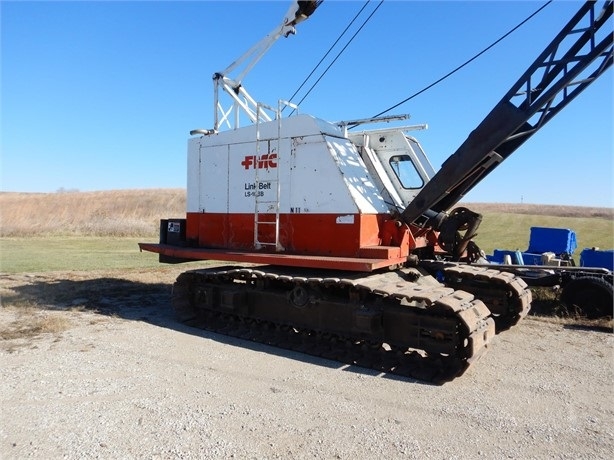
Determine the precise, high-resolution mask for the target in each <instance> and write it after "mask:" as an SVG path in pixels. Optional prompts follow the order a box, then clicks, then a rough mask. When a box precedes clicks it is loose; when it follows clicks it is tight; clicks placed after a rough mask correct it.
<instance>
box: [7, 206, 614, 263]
mask: <svg viewBox="0 0 614 460" xmlns="http://www.w3.org/2000/svg"><path fill="white" fill-rule="evenodd" d="M532 226H541V227H557V228H571V229H573V230H575V232H576V236H577V240H578V249H577V250H576V253H575V260H576V263H579V262H580V252H581V251H582V249H584V248H586V247H594V246H597V247H600V248H601V249H612V248H614V222H613V221H611V220H607V219H600V218H583V217H553V216H539V215H527V214H510V213H488V214H485V215H484V218H483V220H482V225H481V226H480V228H479V230H478V236H477V237H476V243H477V244H478V246H480V247H481V248H482V249H483V250H484V251H485V252H486V253H487V254H492V252H493V250H494V249H510V250H515V249H520V250H526V249H527V247H528V244H529V233H530V228H531V227H532ZM156 239H157V238H155V237H140V238H135V237H121V238H117V237H93V236H47V237H29V238H17V237H6V238H0V271H1V272H3V273H27V272H43V271H56V270H112V269H134V268H137V269H138V268H157V267H160V264H159V262H158V256H157V254H152V253H149V252H140V251H139V247H138V242H139V241H148V242H152V241H155V240H156Z"/></svg>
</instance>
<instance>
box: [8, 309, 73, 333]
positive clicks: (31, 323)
mask: <svg viewBox="0 0 614 460" xmlns="http://www.w3.org/2000/svg"><path fill="white" fill-rule="evenodd" d="M3 308H7V307H3ZM9 308H10V309H11V310H12V312H11V313H12V317H13V319H12V320H11V321H7V322H3V324H2V325H1V326H0V340H15V339H28V338H32V337H36V336H38V335H41V334H45V333H48V334H59V333H61V332H64V331H65V330H67V329H69V328H70V325H71V322H70V320H69V319H68V318H67V317H66V315H63V314H62V313H61V312H53V311H46V310H42V309H41V308H39V307H37V306H35V305H32V306H29V307H24V306H19V305H15V306H11V307H9Z"/></svg>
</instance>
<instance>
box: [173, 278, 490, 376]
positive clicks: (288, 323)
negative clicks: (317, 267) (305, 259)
mask: <svg viewBox="0 0 614 460" xmlns="http://www.w3.org/2000/svg"><path fill="white" fill-rule="evenodd" d="M300 275H304V276H298V274H297V271H296V270H293V271H292V272H289V271H286V270H284V269H282V268H279V267H258V268H257V269H249V268H236V267H224V268H215V269H207V270H194V271H189V272H185V273H183V274H181V275H180V276H179V277H178V279H177V281H176V283H175V285H174V288H173V306H174V308H175V310H176V312H177V314H178V316H179V318H180V319H181V320H182V321H184V322H186V323H187V324H191V325H194V326H197V327H201V328H204V329H207V330H210V331H214V332H219V333H223V334H226V335H230V336H235V337H240V338H244V339H248V340H254V341H257V342H261V343H265V344H269V345H273V346H277V347H281V348H286V349H291V350H296V351H299V352H303V353H308V354H311V355H316V356H320V357H323V358H327V359H332V360H336V361H339V362H342V363H346V364H350V365H357V366H361V367H366V368H372V369H376V370H378V371H381V372H384V373H391V374H398V375H403V376H407V377H411V378H415V379H419V380H423V381H428V382H432V383H437V384H441V383H444V382H446V381H450V380H452V379H454V378H455V377H457V376H459V375H461V374H463V373H464V372H465V371H466V370H467V368H468V367H469V366H470V365H471V364H472V363H473V362H475V361H476V360H477V359H478V358H479V357H480V356H481V355H482V354H483V353H484V352H485V350H486V348H487V346H488V343H489V342H490V340H491V339H492V337H493V336H494V334H495V326H494V322H493V319H492V318H491V317H490V312H489V310H488V309H487V308H486V306H485V305H484V303H483V302H481V301H480V300H477V299H475V298H474V296H473V295H472V294H469V293H467V292H463V291H455V290H454V289H452V288H449V287H445V286H443V285H441V284H439V283H437V282H434V280H433V279H432V278H430V277H423V276H421V275H420V273H419V272H418V271H417V270H415V269H411V268H407V269H402V270H396V271H394V272H387V273H382V274H370V275H364V274H355V273H344V274H343V275H342V277H337V276H331V277H328V278H323V277H321V276H310V273H308V272H302V273H300ZM320 275H321V273H320ZM337 275H338V274H337Z"/></svg>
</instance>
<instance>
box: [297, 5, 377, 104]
mask: <svg viewBox="0 0 614 460" xmlns="http://www.w3.org/2000/svg"><path fill="white" fill-rule="evenodd" d="M382 3H384V0H381V1H380V2H379V3H378V5H377V6H376V7H375V8H374V9H373V11H372V12H371V14H370V15H369V17H367V19H365V20H364V22H363V23H362V25H361V26H360V27H359V28H358V30H357V31H356V32H355V33H354V35H352V37H351V38H350V40H349V41H348V42H347V43H346V44H345V46H344V47H343V48H342V49H341V51H339V53H337V56H335V59H333V61H332V62H331V63H330V64H329V65H328V67H327V68H326V69H324V72H322V74H321V75H320V77H319V78H318V79H317V80H316V81H315V83H314V84H313V85H311V88H309V91H307V93H305V95H304V96H303V98H302V99H301V100H300V101H299V102H298V103H297V105H300V104H301V103H302V102H303V101H304V100H305V98H306V97H307V96H308V95H309V93H311V91H312V90H313V89H314V88H315V86H316V85H317V84H318V83H319V82H320V80H322V77H324V75H326V73H327V72H328V71H329V69H330V68H331V67H332V66H333V64H334V63H335V62H336V61H337V59H339V56H341V54H342V53H343V52H344V51H345V50H346V48H347V47H348V46H349V45H350V43H352V41H353V40H354V38H356V35H358V33H359V32H360V31H361V30H362V29H363V27H364V26H365V25H366V24H367V22H369V20H370V19H371V17H372V16H373V15H374V14H375V12H376V11H377V10H378V8H379V7H380V6H382ZM292 113H294V110H292V112H291V113H290V115H292Z"/></svg>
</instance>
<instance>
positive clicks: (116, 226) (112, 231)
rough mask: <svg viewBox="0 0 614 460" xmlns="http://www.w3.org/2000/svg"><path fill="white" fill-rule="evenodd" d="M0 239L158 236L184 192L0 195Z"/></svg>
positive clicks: (513, 208)
mask: <svg viewBox="0 0 614 460" xmlns="http://www.w3.org/2000/svg"><path fill="white" fill-rule="evenodd" d="M462 205H463V206H466V207H468V208H470V209H472V210H474V211H477V212H480V213H482V214H486V215H488V214H493V213H495V214H499V213H505V214H525V215H533V216H535V215H537V216H555V217H574V218H591V219H592V218H597V219H605V220H609V221H612V220H614V209H610V208H595V207H580V206H551V205H532V204H496V203H471V204H469V203H467V204H465V203H463V204H462ZM0 209H1V210H2V211H1V214H0V237H9V236H26V237H28V236H64V235H66V236H69V235H78V236H117V237H124V236H154V235H155V236H157V234H158V230H159V220H160V219H161V218H166V217H182V216H184V215H185V209H186V194H185V190H184V189H150V190H111V191H102V192H58V193H13V192H0Z"/></svg>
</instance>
